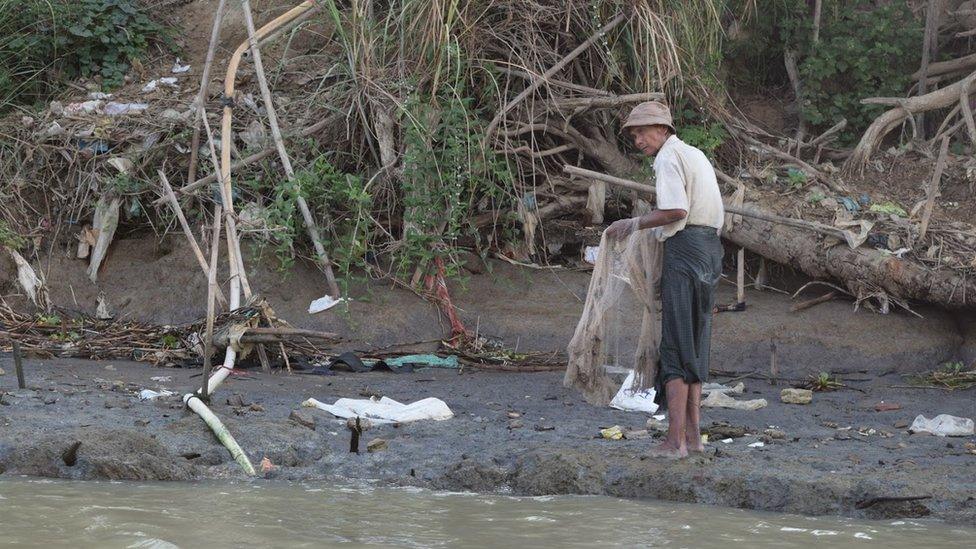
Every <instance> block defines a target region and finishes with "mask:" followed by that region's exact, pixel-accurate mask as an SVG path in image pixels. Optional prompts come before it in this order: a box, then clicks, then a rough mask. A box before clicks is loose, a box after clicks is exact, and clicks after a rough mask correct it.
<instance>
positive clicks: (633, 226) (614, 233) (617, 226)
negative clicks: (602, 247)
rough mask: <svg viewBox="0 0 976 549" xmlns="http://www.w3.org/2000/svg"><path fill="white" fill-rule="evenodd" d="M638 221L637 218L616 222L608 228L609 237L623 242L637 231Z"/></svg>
mask: <svg viewBox="0 0 976 549" xmlns="http://www.w3.org/2000/svg"><path fill="white" fill-rule="evenodd" d="M638 221H639V220H638V218H636V217H631V218H630V219H621V220H619V221H614V222H613V223H611V224H610V226H609V227H607V236H608V237H609V238H612V239H614V240H623V239H625V238H627V237H628V236H630V235H631V234H633V233H634V231H636V230H637V223H638Z"/></svg>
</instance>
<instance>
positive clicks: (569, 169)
mask: <svg viewBox="0 0 976 549" xmlns="http://www.w3.org/2000/svg"><path fill="white" fill-rule="evenodd" d="M563 171H564V172H566V173H569V174H573V175H578V176H580V177H586V178H589V179H596V180H597V181H606V182H607V183H610V184H612V185H616V186H618V187H623V188H625V189H630V190H633V191H637V192H641V193H644V194H650V195H653V194H654V187H652V186H650V185H642V184H640V183H637V182H636V181H631V180H629V179H622V178H619V177H614V176H612V175H607V174H603V173H600V172H595V171H593V170H586V169H583V168H577V167H576V166H569V165H565V166H563ZM716 173H721V172H716ZM725 177H728V176H725ZM725 211H727V212H729V213H733V214H736V215H741V216H745V217H751V218H754V219H760V220H762V221H769V222H770V223H779V224H781V225H788V226H790V227H796V228H800V229H807V230H810V231H814V232H817V233H820V234H823V235H826V236H832V237H834V238H840V239H842V240H844V239H845V237H844V232H843V231H841V230H840V229H838V228H836V227H831V226H829V225H824V224H823V223H816V222H813V221H804V220H802V219H791V218H789V217H780V216H778V215H773V214H770V213H766V212H763V211H759V210H755V209H753V208H746V207H743V208H737V207H735V206H730V205H728V204H726V205H725Z"/></svg>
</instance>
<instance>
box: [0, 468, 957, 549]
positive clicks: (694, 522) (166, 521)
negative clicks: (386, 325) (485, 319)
mask: <svg viewBox="0 0 976 549" xmlns="http://www.w3.org/2000/svg"><path fill="white" fill-rule="evenodd" d="M973 539H976V529H967V528H957V527H952V526H946V525H944V524H941V523H938V522H929V521H917V520H897V521H885V522H871V521H858V520H845V519H838V518H809V517H800V516H793V515H777V514H770V513H756V512H747V511H736V510H730V509H722V508H715V507H704V506H697V505H678V504H671V503H661V502H646V501H631V500H622V499H614V498H605V497H576V496H560V497H539V498H524V497H506V496H497V495H493V496H487V495H476V494H455V493H443V492H431V491H427V490H419V489H409V488H402V489H394V488H374V487H370V486H369V485H367V484H359V485H352V484H346V485H341V486H337V485H332V484H322V483H314V484H313V483H301V484H298V483H296V484H285V483H268V482H253V483H213V482H208V483H196V484H187V483H151V484H140V483H128V482H127V483H109V482H84V483H82V482H68V481H52V480H26V479H3V480H0V546H21V547H28V546H29V547H98V548H103V547H105V548H110V547H139V548H148V547H151V548H172V547H186V548H190V547H203V546H206V547H241V546H245V545H246V546H249V547H391V546H394V547H531V548H540V549H545V548H560V549H562V548H569V547H664V546H667V547H691V548H702V549H708V548H721V549H729V548H730V547H804V548H806V547H809V546H810V545H811V544H816V545H817V546H818V547H843V548H847V547H852V548H853V547H856V548H862V547H885V548H899V547H905V548H912V549H920V548H923V547H924V548H939V547H953V548H958V547H965V546H970V547H971V546H972V545H970V544H971V543H972V542H973Z"/></svg>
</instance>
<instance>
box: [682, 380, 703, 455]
mask: <svg viewBox="0 0 976 549" xmlns="http://www.w3.org/2000/svg"><path fill="white" fill-rule="evenodd" d="M701 394H702V384H701V383H691V384H689V385H688V416H687V418H686V419H685V444H686V445H687V446H688V451H689V452H704V451H705V445H704V444H702V440H701Z"/></svg>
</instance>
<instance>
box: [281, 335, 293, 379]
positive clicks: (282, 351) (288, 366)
mask: <svg viewBox="0 0 976 549" xmlns="http://www.w3.org/2000/svg"><path fill="white" fill-rule="evenodd" d="M278 349H279V350H280V351H281V358H282V359H284V361H285V369H287V370H288V373H289V374H290V373H291V362H290V361H289V360H288V353H287V352H286V351H285V344H284V343H282V342H280V341H279V342H278Z"/></svg>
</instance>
